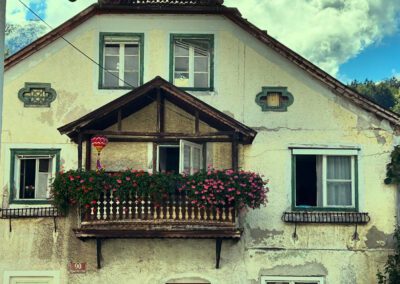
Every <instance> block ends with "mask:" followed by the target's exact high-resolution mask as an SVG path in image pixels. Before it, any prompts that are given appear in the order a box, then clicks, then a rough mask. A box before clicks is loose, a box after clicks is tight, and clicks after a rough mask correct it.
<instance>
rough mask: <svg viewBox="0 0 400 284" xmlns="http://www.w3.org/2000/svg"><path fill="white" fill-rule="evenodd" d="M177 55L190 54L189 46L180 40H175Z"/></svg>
mask: <svg viewBox="0 0 400 284" xmlns="http://www.w3.org/2000/svg"><path fill="white" fill-rule="evenodd" d="M175 56H189V46H188V45H187V44H184V43H182V42H180V41H175Z"/></svg>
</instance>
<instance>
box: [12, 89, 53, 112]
mask: <svg viewBox="0 0 400 284" xmlns="http://www.w3.org/2000/svg"><path fill="white" fill-rule="evenodd" d="M56 97H57V93H56V91H55V90H54V89H52V88H51V84H49V83H25V87H24V88H22V89H21V90H19V92H18V98H19V99H20V100H21V101H22V102H23V103H24V107H50V104H51V103H52V102H53V101H54V100H55V99H56Z"/></svg>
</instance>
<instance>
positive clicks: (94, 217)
mask: <svg viewBox="0 0 400 284" xmlns="http://www.w3.org/2000/svg"><path fill="white" fill-rule="evenodd" d="M85 211H86V208H85ZM94 212H95V208H94V206H93V205H91V206H90V217H89V219H90V220H95V219H96V215H95V213H94Z"/></svg>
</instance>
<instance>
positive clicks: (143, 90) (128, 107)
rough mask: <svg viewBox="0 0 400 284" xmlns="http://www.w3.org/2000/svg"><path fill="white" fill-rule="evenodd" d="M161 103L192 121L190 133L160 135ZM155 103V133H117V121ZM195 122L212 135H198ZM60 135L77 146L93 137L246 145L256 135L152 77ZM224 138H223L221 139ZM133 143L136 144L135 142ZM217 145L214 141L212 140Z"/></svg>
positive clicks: (203, 103)
mask: <svg viewBox="0 0 400 284" xmlns="http://www.w3.org/2000/svg"><path fill="white" fill-rule="evenodd" d="M164 100H167V101H169V102H171V103H173V104H174V105H176V106H177V107H179V108H181V109H183V110H184V111H186V112H188V113H189V114H192V115H193V116H194V118H195V121H194V127H193V129H194V132H193V133H165V131H164V122H163V120H164V118H163V117H164V107H165V103H164ZM153 102H157V114H155V116H154V117H155V118H156V119H157V132H155V133H154V132H128V131H123V130H122V129H121V120H122V119H124V118H126V117H128V116H130V115H131V114H133V113H135V112H137V111H139V110H141V109H142V108H144V107H146V106H147V105H149V104H151V103H153ZM199 121H203V122H205V123H207V124H208V125H209V126H211V127H213V128H215V129H216V130H217V131H216V132H211V133H200V131H199ZM112 125H118V130H113V131H106V130H105V129H107V128H109V127H110V126H112ZM58 130H59V131H60V133H61V134H66V135H68V136H69V137H70V138H71V139H72V140H73V141H74V142H79V140H80V139H82V136H90V135H96V134H102V135H107V136H109V137H113V138H114V140H116V141H118V140H117V139H124V140H125V141H127V139H128V138H127V137H130V138H131V140H132V141H138V137H141V138H140V139H141V140H140V141H147V140H145V139H148V141H151V139H157V140H160V139H176V138H187V139H190V138H192V139H195V140H197V141H199V140H201V139H203V141H212V139H216V138H215V137H216V136H218V137H220V138H218V139H219V140H218V141H221V142H222V141H224V140H223V139H225V140H226V141H232V138H234V139H235V140H236V141H237V142H239V143H242V144H250V143H252V141H253V140H254V138H255V136H256V135H257V132H256V131H255V130H253V129H252V128H250V127H247V126H246V125H244V124H242V123H240V122H238V121H237V120H235V119H233V118H232V117H230V116H228V115H226V114H224V113H223V112H221V111H219V110H217V109H215V108H214V107H212V106H210V105H208V104H206V103H205V102H203V101H201V100H199V99H197V98H196V97H194V96H192V95H190V94H189V93H187V92H185V91H183V90H181V89H179V88H177V87H176V86H174V85H173V84H171V83H169V82H167V81H166V80H164V79H162V78H161V77H156V78H154V79H153V80H151V81H149V82H147V83H146V84H144V85H142V86H140V87H138V88H136V89H134V90H132V91H130V92H129V93H127V94H125V95H123V96H121V97H119V98H117V99H115V100H114V101H112V102H110V103H108V104H106V105H104V106H102V107H100V108H98V109H96V110H94V111H92V112H90V113H88V114H86V115H84V116H83V117H81V118H79V119H77V120H75V121H73V122H71V123H69V124H67V125H64V126H62V127H60V128H58ZM223 137H225V138H223ZM135 139H136V140H135ZM215 141H217V140H215Z"/></svg>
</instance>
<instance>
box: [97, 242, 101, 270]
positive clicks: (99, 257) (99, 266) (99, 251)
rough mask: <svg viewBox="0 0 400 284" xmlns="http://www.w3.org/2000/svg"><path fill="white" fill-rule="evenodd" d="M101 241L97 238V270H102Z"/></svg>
mask: <svg viewBox="0 0 400 284" xmlns="http://www.w3.org/2000/svg"><path fill="white" fill-rule="evenodd" d="M101 241H102V240H101V239H98V238H96V256H97V269H100V268H101Z"/></svg>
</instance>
